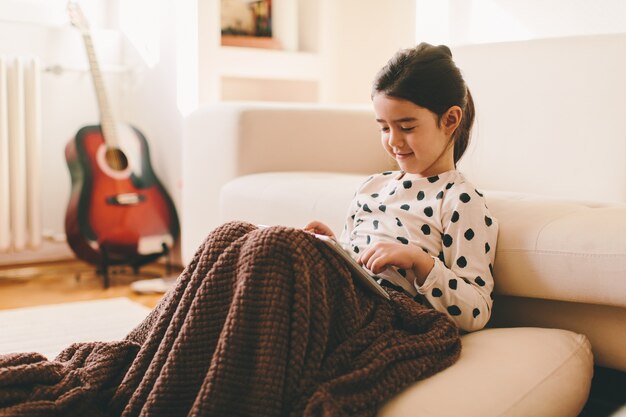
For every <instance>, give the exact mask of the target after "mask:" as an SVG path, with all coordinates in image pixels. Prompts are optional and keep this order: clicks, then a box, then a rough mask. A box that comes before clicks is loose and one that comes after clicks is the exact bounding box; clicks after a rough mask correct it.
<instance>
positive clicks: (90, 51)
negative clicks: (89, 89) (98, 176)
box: [83, 32, 119, 148]
mask: <svg viewBox="0 0 626 417" xmlns="http://www.w3.org/2000/svg"><path fill="white" fill-rule="evenodd" d="M83 41H84V42H85V49H86V50H87V58H88V59H89V68H90V71H91V77H92V79H93V85H94V88H95V90H96V98H97V100H98V108H99V109H100V125H101V126H102V134H103V136H104V141H105V142H106V144H107V146H109V147H112V148H118V147H119V146H118V145H119V144H118V140H117V132H116V127H115V120H114V118H113V114H112V113H111V108H110V106H109V100H108V98H107V94H106V91H105V89H104V82H103V80H102V72H101V71H100V66H99V65H98V60H97V59H96V52H95V49H94V47H93V41H92V39H91V35H90V34H89V32H83Z"/></svg>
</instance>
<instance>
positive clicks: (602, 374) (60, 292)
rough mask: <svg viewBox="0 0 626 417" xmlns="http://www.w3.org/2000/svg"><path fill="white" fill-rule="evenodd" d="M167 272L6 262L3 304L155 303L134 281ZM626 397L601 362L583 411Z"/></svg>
mask: <svg viewBox="0 0 626 417" xmlns="http://www.w3.org/2000/svg"><path fill="white" fill-rule="evenodd" d="M180 271H181V268H175V269H174V271H173V275H178V274H179V273H180ZM165 274H166V268H165V266H164V265H163V264H151V265H146V266H145V267H143V268H142V269H141V270H140V276H135V275H133V273H132V271H131V270H130V269H129V268H118V269H113V270H112V273H111V286H110V287H109V288H107V289H104V288H103V281H102V277H101V276H99V275H97V274H96V273H95V270H94V268H93V267H92V266H90V265H87V264H85V263H82V262H80V261H64V262H50V263H45V264H38V265H29V266H26V267H24V266H20V267H0V309H9V308H18V307H28V306H36V305H45V304H58V303H67V302H72V301H84V300H94V299H102V298H112V297H128V298H130V299H131V300H134V301H136V302H138V303H141V304H143V305H145V306H147V307H149V308H153V307H154V306H155V305H156V304H157V303H158V302H159V300H160V299H161V298H162V296H163V295H162V294H149V295H140V294H136V293H134V292H133V291H132V289H131V288H130V284H131V283H132V282H133V281H135V280H137V279H146V278H154V277H161V276H164V275H165ZM170 276H171V274H170ZM625 403H626V372H619V371H615V370H613V369H606V368H600V367H596V369H595V375H594V378H593V382H592V387H591V394H590V396H589V400H588V401H587V404H586V406H585V408H584V410H583V411H582V413H581V414H580V417H608V416H611V415H612V414H613V412H614V411H615V410H617V409H618V408H619V407H620V406H621V405H623V404H625Z"/></svg>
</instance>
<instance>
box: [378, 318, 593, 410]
mask: <svg viewBox="0 0 626 417" xmlns="http://www.w3.org/2000/svg"><path fill="white" fill-rule="evenodd" d="M461 341H462V342H461V343H462V345H463V348H462V349H461V357H460V358H459V360H458V362H457V363H455V364H454V365H453V366H451V367H450V368H447V369H445V370H444V371H442V372H440V373H438V374H435V375H434V376H432V377H430V378H428V379H425V380H423V381H419V382H417V383H415V384H413V385H411V386H410V387H409V388H407V389H406V390H404V391H403V392H401V393H400V394H399V395H397V396H395V397H394V398H393V399H391V400H390V401H389V402H388V403H387V404H386V405H385V406H384V407H383V408H382V409H381V410H380V412H379V414H378V415H379V416H380V417H432V416H439V417H448V416H450V417H453V416H454V417H457V416H460V415H462V416H464V417H474V416H476V417H484V416H500V417H504V416H507V417H513V416H519V417H526V416H542V417H557V416H571V417H574V416H577V415H578V413H579V412H580V411H581V409H582V408H583V406H584V404H585V401H586V399H587V396H588V394H589V388H590V384H591V378H592V375H593V360H592V355H591V348H590V345H589V342H588V341H587V338H586V337H585V336H583V335H580V334H576V333H573V332H569V331H566V330H557V329H539V328H511V329H488V330H481V331H478V332H475V333H470V334H467V335H465V336H463V337H462V338H461ZM460 410H461V411H460Z"/></svg>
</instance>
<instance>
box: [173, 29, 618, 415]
mask: <svg viewBox="0 0 626 417" xmlns="http://www.w3.org/2000/svg"><path fill="white" fill-rule="evenodd" d="M623 39H624V37H622V40H623ZM555 42H556V41H555ZM558 42H565V43H567V40H559V41H558ZM602 44H604V43H602ZM530 46H533V45H532V42H531V45H530ZM540 46H541V47H543V46H544V44H543V43H542V44H541V45H540ZM513 47H514V48H515V47H516V48H519V49H521V50H524V51H525V50H527V49H528V45H526V44H525V43H519V44H515V45H513ZM597 47H598V45H595V44H594V45H589V48H590V50H591V49H594V48H597ZM477 48H478V49H477V50H476V51H471V50H467V49H464V50H461V51H457V52H458V55H457V56H460V57H461V58H459V59H464V60H465V61H466V64H467V66H468V67H470V68H472V66H471V63H472V61H471V59H470V58H471V57H472V56H482V54H485V53H486V52H489V51H488V49H489V48H492V51H491V52H492V53H493V54H497V53H498V52H499V49H498V48H500V46H499V45H484V46H480V47H477ZM469 49H471V48H469ZM538 49H539V50H540V52H541V51H543V50H542V49H541V48H538ZM529 50H530V51H531V52H527V53H526V58H528V54H530V56H531V58H532V51H534V49H532V48H530V49H529ZM453 52H455V51H454V50H453ZM500 52H502V51H500ZM509 52H510V51H509V50H508V49H507V53H509ZM511 56H515V55H514V54H512V55H511ZM517 60H518V61H520V62H518V64H520V65H521V60H522V58H519V57H518V58H517ZM506 65H513V67H511V68H513V71H514V73H515V74H518V73H519V77H522V79H521V82H522V83H523V82H524V79H523V76H524V74H526V72H527V71H526V72H524V71H521V70H519V71H517V70H516V67H514V65H515V62H513V63H512V64H511V63H510V59H509V60H508V61H506V62H500V66H506ZM554 65H557V66H558V65H560V63H555V64H554ZM621 65H623V66H626V64H623V63H621ZM491 70H492V71H496V72H497V71H502V68H500V67H498V66H497V65H496V68H495V69H493V68H492V69H491ZM580 70H581V71H589V68H580ZM594 71H599V70H596V69H595V68H594ZM621 73H623V71H622V72H621ZM481 76H483V75H481ZM525 76H528V77H531V78H532V76H533V74H532V73H531V74H530V75H528V74H526V75H525ZM466 77H467V78H471V76H470V75H469V74H468V75H466ZM609 78H610V77H609ZM487 79H488V77H486V76H485V80H487ZM474 81H475V84H470V85H471V86H472V89H473V92H474V96H475V100H476V102H477V108H478V115H479V119H478V127H479V129H478V134H477V135H476V137H475V142H476V143H475V144H474V145H473V148H471V149H470V151H469V154H468V155H467V156H466V158H465V159H464V160H463V163H462V164H461V165H460V169H461V170H462V171H464V172H466V174H467V175H468V176H469V177H470V178H471V179H472V180H473V181H474V182H475V183H476V184H477V185H478V186H479V188H482V190H483V191H484V193H485V196H486V198H487V201H488V204H489V207H490V209H491V211H492V213H493V214H494V216H495V217H497V218H498V220H499V222H500V234H499V240H498V245H497V248H496V261H495V265H494V275H495V279H496V289H495V293H496V298H495V303H494V310H493V315H492V320H491V322H490V324H489V326H488V327H489V328H487V329H484V330H481V331H479V332H475V333H472V334H468V335H465V336H463V338H462V341H463V350H462V354H461V358H460V360H459V361H458V362H457V363H456V364H455V365H453V366H452V367H450V368H449V369H447V370H445V371H443V372H441V373H439V374H437V375H435V376H434V377H432V378H429V379H427V380H425V381H421V382H417V383H415V384H414V385H413V386H411V387H410V388H408V389H407V390H405V391H404V392H403V393H401V394H400V395H398V396H396V397H395V398H394V399H393V400H391V401H390V402H389V403H388V404H387V405H386V406H385V407H384V408H383V409H382V410H380V413H379V415H380V416H386V417H389V416H435V415H436V416H458V415H463V416H531V415H536V416H544V417H549V416H576V415H578V413H579V412H580V410H581V408H582V407H583V405H584V403H585V401H586V398H587V395H588V392H589V386H590V381H591V377H592V373H593V364H594V360H595V363H596V364H597V365H600V366H606V367H611V368H616V369H620V370H626V349H625V348H624V346H626V325H625V323H626V204H624V203H623V202H620V201H619V200H620V199H621V197H618V198H612V197H615V196H614V195H606V196H604V197H605V198H602V197H603V196H599V195H594V194H593V193H594V192H596V193H597V191H598V190H597V188H596V189H594V190H592V191H589V192H587V193H584V192H581V193H580V194H572V195H567V194H563V191H564V190H565V192H567V190H568V186H569V184H562V183H561V182H559V181H560V180H559V178H560V177H559V175H564V174H563V173H562V172H556V171H560V170H568V169H571V168H570V166H568V163H572V164H574V165H575V166H579V167H580V166H581V165H580V162H576V161H574V162H571V161H570V162H568V161H565V162H564V161H560V162H559V160H558V159H559V158H551V159H549V162H550V163H552V162H554V164H552V165H550V164H544V165H542V164H541V163H538V162H537V161H536V160H533V159H532V158H529V157H528V156H527V155H528V152H526V150H524V149H522V150H520V149H521V148H520V149H517V147H518V146H523V143H520V141H515V140H514V141H511V142H510V143H509V144H508V145H502V144H500V143H498V144H497V146H500V147H502V146H505V147H508V152H506V153H504V152H503V153H502V154H501V155H499V156H498V160H497V161H495V162H494V160H493V159H492V158H490V156H489V154H488V153H487V152H486V151H484V150H481V149H480V148H477V146H478V147H480V146H487V147H488V146H490V144H492V143H496V141H502V140H504V141H506V140H508V139H509V138H510V136H511V135H513V134H512V133H511V132H510V131H506V134H505V133H502V134H500V133H498V134H497V135H492V134H491V133H490V132H492V129H494V127H493V126H492V125H491V124H489V123H490V122H489V121H490V120H492V119H490V118H488V117H487V116H488V115H489V112H490V111H491V112H492V113H493V112H495V111H496V110H497V107H496V106H494V107H493V108H491V107H490V106H492V105H493V101H500V102H502V101H503V100H504V96H502V95H505V94H506V92H505V91H501V90H498V89H494V88H488V87H484V88H481V83H480V82H477V81H476V79H475V80H474ZM610 81H611V80H610V79H609V80H607V82H610ZM468 82H469V81H468ZM546 82H547V81H546ZM551 82H552V83H554V82H555V81H551ZM485 83H487V82H486V81H485ZM557 84H558V82H557ZM540 87H541V86H540ZM553 87H554V86H553ZM527 88H529V89H531V90H532V88H537V85H536V83H535V84H533V83H529V84H528V86H527ZM555 88H556V89H557V90H558V88H559V86H558V85H557V86H556V87H555ZM499 95H500V96H499ZM616 95H617V93H616ZM550 97H553V96H552V95H546V96H545V100H548V101H549V100H550ZM612 99H615V100H619V99H618V98H614V97H612V96H611V97H609V100H612ZM554 100H557V99H556V98H554ZM605 101H606V100H605ZM553 104H554V103H553ZM524 105H525V103H524V102H523V100H522V102H512V107H513V108H511V107H507V109H506V110H507V111H510V112H512V113H513V114H515V112H516V111H518V113H517V114H519V111H523V110H524V109H525V107H524ZM543 105H549V104H545V103H542V106H543ZM516 106H519V109H516V108H515V107H516ZM481 108H484V109H487V111H486V112H484V113H487V114H486V115H485V114H484V113H483V115H482V116H481V113H480V111H481ZM490 109H491V110H490ZM567 116H568V119H567V120H568V124H564V125H562V126H561V127H562V129H561V133H562V134H563V136H562V137H553V138H550V140H556V141H561V142H563V143H567V144H568V147H567V148H563V149H566V150H567V152H566V153H567V154H568V155H569V157H573V156H574V155H575V154H576V152H579V154H578V156H580V157H581V158H582V157H584V156H585V155H589V152H591V151H589V150H586V151H585V147H584V146H582V147H581V148H580V149H579V150H576V144H577V143H578V142H576V141H575V140H574V139H575V138H576V134H577V131H579V130H580V129H581V127H580V124H581V123H582V122H584V121H583V120H582V119H577V118H575V119H573V120H576V121H578V122H580V123H578V124H574V123H569V122H571V120H570V119H569V117H571V116H572V115H571V114H569V115H567ZM481 117H482V119H481ZM492 117H495V115H494V114H492ZM554 117H555V118H556V119H557V120H556V123H557V124H558V121H559V120H558V119H559V117H561V118H564V117H565V115H564V114H560V115H559V114H556V115H554ZM373 119H374V117H373V113H372V111H371V109H370V107H369V106H322V105H303V104H301V105H294V104H259V103H231V104H222V105H215V106H207V107H203V108H201V109H199V110H198V111H196V112H195V113H194V114H192V115H191V116H190V117H189V118H188V119H187V121H186V133H185V142H184V152H183V154H184V158H185V163H184V172H183V177H184V188H183V204H182V213H181V220H182V239H183V240H182V244H183V245H182V249H183V258H184V259H185V260H189V259H190V258H191V255H192V254H193V251H194V250H195V248H196V247H197V245H198V244H199V243H200V242H201V241H202V239H203V238H204V236H205V235H206V233H207V232H208V231H210V230H211V229H212V228H213V227H215V226H217V225H218V224H220V223H222V222H224V221H226V220H230V219H242V220H247V221H250V222H253V223H263V224H283V225H289V226H295V227H301V226H303V225H304V224H305V223H306V222H307V221H309V220H311V219H319V220H323V221H325V222H327V223H328V224H329V225H330V226H331V227H332V228H333V229H334V230H335V231H336V232H339V231H340V230H341V227H342V225H343V221H344V216H345V213H346V210H347V206H348V202H349V201H350V199H351V197H352V194H353V192H354V190H355V188H356V186H357V185H358V184H359V183H360V182H361V181H362V180H363V179H364V178H365V176H366V175H368V174H370V173H372V172H378V171H382V170H386V169H389V168H390V166H391V162H392V161H390V160H389V159H388V157H387V156H386V155H385V154H384V152H383V151H382V149H381V147H380V144H379V139H378V131H377V128H376V126H375V124H374V122H373ZM498 122H502V118H499V119H498ZM589 123H592V124H593V123H597V121H596V120H594V121H591V122H589ZM610 123H613V127H614V128H615V132H617V134H622V135H623V133H621V132H622V130H621V127H620V126H619V123H618V122H617V120H616V121H610ZM517 127H518V129H521V130H522V132H515V134H519V135H522V137H524V135H527V136H528V135H530V134H531V133H532V132H534V133H533V134H535V135H539V136H541V131H539V132H537V131H535V130H534V129H533V128H532V127H528V126H526V125H518V126H517ZM502 128H503V129H504V126H503V127H502ZM602 128H605V126H603V127H602ZM524 129H526V130H524ZM495 131H496V132H498V130H497V129H495ZM487 133H489V134H487ZM606 136H607V135H604V136H603V137H602V138H597V142H598V143H599V146H600V147H602V146H605V145H606V141H610V140H615V139H611V138H610V137H609V138H607V137H606ZM572 138H574V139H572ZM529 140H530V139H529ZM541 140H542V139H537V138H535V137H533V138H532V141H541ZM543 140H546V138H545V137H544V138H543ZM578 144H580V145H584V141H583V140H582V139H581V140H580V142H579V143H578ZM551 146H552V145H546V146H545V147H544V148H543V149H541V151H542V152H545V149H548V151H549V149H550V148H551ZM615 146H617V147H619V146H622V145H621V143H620V144H616V145H615ZM520 155H522V157H523V158H526V160H525V161H522V162H520V161H519V160H518V158H520ZM623 155H626V153H624V154H622V155H620V156H619V158H621V160H622V162H623V161H624V156H623ZM544 156H545V155H543V154H541V157H539V158H538V159H541V158H542V157H544ZM557 156H559V157H560V156H562V153H561V154H558V155H557ZM581 161H584V159H581ZM605 162H606V161H605ZM609 162H610V161H609ZM521 163H523V166H520V164H521ZM559 163H560V165H559ZM595 163H596V162H595V161H593V162H589V163H587V165H586V166H590V165H593V164H595ZM622 165H625V164H622ZM614 169H615V167H613V166H608V165H607V167H606V169H605V170H604V171H597V172H592V173H589V174H588V175H587V177H588V184H583V183H581V181H583V180H584V177H581V178H583V180H580V179H578V181H579V186H580V188H572V190H576V189H580V190H586V189H587V188H586V187H587V186H593V184H599V185H598V187H600V188H603V187H604V188H606V189H608V190H614V191H615V192H617V191H619V190H622V192H624V193H626V176H622V177H619V176H615V175H613V171H614ZM555 172H556V173H555ZM607 173H608V174H607ZM566 174H567V173H566ZM609 174H610V175H609ZM576 175H577V171H576V172H574V173H573V174H572V175H571V177H576ZM520 177H521V178H522V180H520V179H519V178H520ZM524 178H526V179H527V181H523V179H524ZM541 178H544V179H547V180H548V182H549V184H548V185H547V186H546V184H544V182H541V181H540V179H541ZM563 178H568V176H567V175H565V176H564V177H563ZM481 180H482V181H481ZM607 181H612V184H611V186H610V187H605V186H606V182H607ZM483 183H486V185H483ZM507 184H509V185H510V186H508V187H507ZM529 184H530V185H531V186H534V187H535V188H534V189H533V190H535V189H536V192H531V191H532V190H530V189H524V187H525V186H528V185H529ZM494 185H495V186H494ZM560 185H562V186H560ZM544 186H546V187H548V188H546V189H551V190H552V192H550V193H547V192H546V189H542V188H541V187H544ZM550 187H552V188H550ZM619 187H621V188H619Z"/></svg>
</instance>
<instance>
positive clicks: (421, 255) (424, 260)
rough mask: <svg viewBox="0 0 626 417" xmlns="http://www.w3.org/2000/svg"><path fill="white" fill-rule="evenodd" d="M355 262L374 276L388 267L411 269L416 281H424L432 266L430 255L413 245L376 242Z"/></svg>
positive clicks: (432, 261)
mask: <svg viewBox="0 0 626 417" xmlns="http://www.w3.org/2000/svg"><path fill="white" fill-rule="evenodd" d="M357 262H358V263H359V264H361V265H364V266H365V267H366V268H367V269H369V270H370V271H372V273H374V274H380V273H381V272H383V271H384V270H385V269H386V268H387V267H388V266H395V267H396V268H402V269H413V271H414V272H415V275H416V276H417V277H418V280H420V281H422V282H423V280H422V279H420V278H423V279H425V278H426V276H427V275H428V273H429V272H430V270H431V269H432V267H433V265H434V260H433V259H432V257H431V256H430V255H428V254H427V253H426V252H424V251H423V250H422V249H420V248H419V247H417V246H415V245H411V244H409V245H405V244H402V243H396V242H376V243H374V244H373V245H371V246H370V247H368V248H367V249H366V250H365V251H364V252H363V254H362V255H361V256H360V257H359V259H358V260H357Z"/></svg>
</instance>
